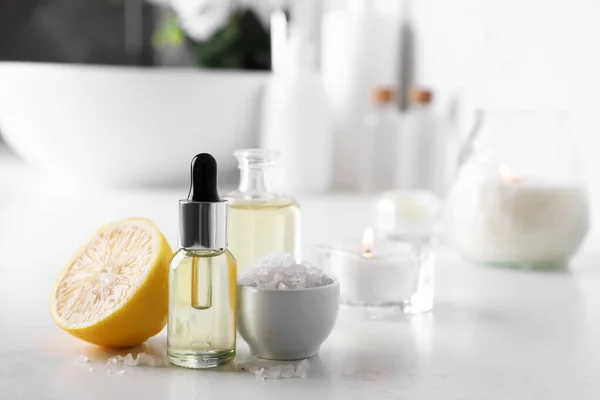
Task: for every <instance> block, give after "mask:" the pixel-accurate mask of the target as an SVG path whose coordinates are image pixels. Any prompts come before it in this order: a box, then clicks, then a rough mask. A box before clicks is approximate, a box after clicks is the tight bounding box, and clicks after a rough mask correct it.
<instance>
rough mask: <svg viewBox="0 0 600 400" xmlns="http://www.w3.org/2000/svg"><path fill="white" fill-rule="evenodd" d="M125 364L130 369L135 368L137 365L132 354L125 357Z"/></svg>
mask: <svg viewBox="0 0 600 400" xmlns="http://www.w3.org/2000/svg"><path fill="white" fill-rule="evenodd" d="M123 364H125V365H127V366H128V367H135V366H136V365H137V363H136V362H135V360H134V359H133V356H132V355H131V353H128V354H127V355H126V356H125V358H124V359H123Z"/></svg>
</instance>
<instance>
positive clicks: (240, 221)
mask: <svg viewBox="0 0 600 400" xmlns="http://www.w3.org/2000/svg"><path fill="white" fill-rule="evenodd" d="M300 218H301V215H300V207H299V206H298V204H297V203H296V202H295V201H294V200H293V199H289V198H276V199H270V200H246V199H234V200H230V204H229V223H228V224H229V248H230V249H231V251H232V252H233V254H235V256H236V259H237V262H238V266H239V271H240V272H243V270H244V269H246V268H248V267H250V266H252V265H253V264H254V263H256V261H258V260H260V259H262V258H264V257H265V256H266V255H268V254H269V253H290V254H292V255H293V256H294V258H296V259H297V260H299V259H300V229H301V226H300V224H301V220H300Z"/></svg>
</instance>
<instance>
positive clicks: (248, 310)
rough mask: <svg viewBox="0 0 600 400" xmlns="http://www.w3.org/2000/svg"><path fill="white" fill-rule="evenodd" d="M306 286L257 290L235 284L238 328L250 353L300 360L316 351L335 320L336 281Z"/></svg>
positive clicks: (336, 308)
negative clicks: (236, 287) (319, 285)
mask: <svg viewBox="0 0 600 400" xmlns="http://www.w3.org/2000/svg"><path fill="white" fill-rule="evenodd" d="M330 279H331V283H330V284H329V285H326V286H322V287H318V288H309V289H290V290H277V289H259V288H254V287H248V286H242V285H239V284H238V289H237V295H238V300H237V307H238V310H237V311H238V331H239V332H240V335H242V337H243V338H244V340H245V341H246V342H247V343H248V345H249V346H250V351H251V352H252V354H255V355H257V356H258V357H261V358H267V359H272V360H300V359H303V358H310V357H314V356H316V355H317V354H318V352H319V349H320V347H321V344H322V343H323V342H324V341H325V339H327V337H328V336H329V334H330V333H331V331H332V330H333V327H334V325H335V321H336V319H337V314H338V309H339V297H340V284H339V282H338V281H337V280H336V279H334V278H330Z"/></svg>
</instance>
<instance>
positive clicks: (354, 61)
mask: <svg viewBox="0 0 600 400" xmlns="http://www.w3.org/2000/svg"><path fill="white" fill-rule="evenodd" d="M340 3H343V4H340V7H335V8H334V7H332V9H330V11H329V12H325V13H324V15H323V24H322V41H321V61H322V62H321V69H322V72H323V82H324V85H325V89H326V93H327V94H328V96H329V99H330V102H331V107H332V110H333V117H334V122H335V130H336V134H335V169H334V181H335V182H334V183H335V185H336V187H338V188H340V189H352V190H357V189H359V187H358V186H359V185H358V184H357V179H356V178H357V176H358V175H359V174H361V173H362V172H361V171H360V170H359V167H362V165H359V164H358V163H356V154H357V153H359V152H361V151H362V149H361V148H360V147H357V146H356V143H358V142H360V141H361V138H360V136H361V134H362V133H361V132H360V129H358V127H359V125H360V124H361V117H362V116H363V115H364V114H365V113H366V112H367V111H368V109H369V107H370V102H369V99H368V94H369V92H370V90H371V89H372V88H373V87H375V86H376V85H389V86H394V87H397V86H398V85H399V83H400V80H399V78H400V76H402V65H403V64H402V63H401V62H400V60H401V54H400V49H401V48H402V38H401V36H402V35H401V33H402V30H401V28H402V23H403V18H402V16H403V7H402V5H401V3H402V2H399V1H398V0H352V1H351V0H347V1H343V2H340Z"/></svg>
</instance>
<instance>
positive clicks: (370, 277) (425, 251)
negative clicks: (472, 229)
mask: <svg viewBox="0 0 600 400" xmlns="http://www.w3.org/2000/svg"><path fill="white" fill-rule="evenodd" d="M319 253H320V259H321V262H322V265H323V269H324V270H325V271H326V272H327V273H328V274H330V275H333V276H334V277H336V278H337V279H338V280H339V282H340V298H341V301H342V302H344V303H348V304H354V305H368V306H399V307H400V308H401V310H402V311H404V312H407V313H417V312H424V311H429V310H430V309H431V308H432V306H433V263H434V258H435V254H434V252H433V251H432V249H431V248H430V247H424V246H422V245H419V244H413V243H409V242H402V241H393V242H392V241H388V240H378V241H375V240H374V234H373V230H372V229H371V228H367V229H366V230H365V233H364V236H363V241H362V244H361V243H360V242H358V241H355V242H349V243H345V244H341V245H337V246H330V247H325V246H321V247H319Z"/></svg>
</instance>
